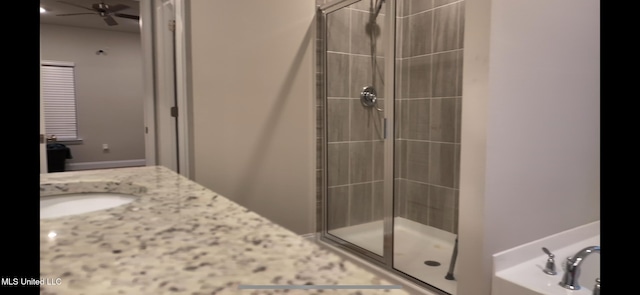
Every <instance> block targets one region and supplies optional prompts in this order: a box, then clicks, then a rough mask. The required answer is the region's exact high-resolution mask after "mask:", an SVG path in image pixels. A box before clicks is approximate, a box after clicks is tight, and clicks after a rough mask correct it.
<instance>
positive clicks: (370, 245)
mask: <svg viewBox="0 0 640 295" xmlns="http://www.w3.org/2000/svg"><path fill="white" fill-rule="evenodd" d="M463 24H464V1H460V0H459V1H448V0H335V1H322V0H318V91H317V93H318V104H317V107H318V155H319V159H318V167H317V168H318V169H317V172H318V188H319V190H318V208H319V210H318V231H319V232H320V233H321V234H320V240H321V241H322V242H325V243H328V244H331V245H333V246H336V247H339V248H340V249H342V250H345V251H348V252H350V253H352V254H355V255H358V256H359V257H362V258H365V259H366V260H367V261H370V262H372V263H374V264H377V265H379V266H381V267H383V268H385V269H387V270H389V271H391V272H394V273H396V274H398V275H400V276H402V277H405V278H407V279H409V280H411V281H413V282H415V283H416V284H418V285H421V286H423V287H425V288H427V289H430V290H431V291H436V292H438V293H442V294H456V276H455V273H456V270H455V264H456V258H457V244H458V239H457V230H458V178H459V162H460V157H459V155H460V114H461V112H460V106H461V99H462V89H461V84H462V81H461V79H462V50H463V42H462V41H463V27H464V25H463Z"/></svg>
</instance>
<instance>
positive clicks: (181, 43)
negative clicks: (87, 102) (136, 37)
mask: <svg viewBox="0 0 640 295" xmlns="http://www.w3.org/2000/svg"><path fill="white" fill-rule="evenodd" d="M171 2H172V4H173V7H174V11H173V13H174V17H175V23H176V24H175V53H174V54H175V69H174V70H175V79H174V78H173V77H166V76H164V77H161V76H159V75H157V70H158V69H159V68H162V66H163V65H162V64H158V62H157V61H156V60H162V61H163V62H168V61H170V60H172V59H173V57H166V56H160V58H159V59H156V57H158V56H157V55H158V54H159V53H158V48H160V47H161V46H162V45H163V44H161V42H163V40H160V38H158V37H157V35H156V33H157V31H156V29H155V28H157V27H159V26H156V25H155V24H157V23H158V22H159V21H161V20H163V18H162V17H161V16H159V15H158V14H156V13H155V12H160V13H162V14H165V13H169V12H170V11H167V10H166V9H167V8H166V7H165V6H163V5H162V3H161V2H159V1H154V0H140V4H139V5H140V20H141V23H140V37H141V42H142V59H143V60H142V63H143V84H144V86H143V88H144V89H143V93H144V123H145V159H146V165H147V166H155V165H162V166H166V167H168V168H170V169H172V170H174V171H176V172H178V173H179V174H181V175H183V176H185V177H187V178H192V173H191V166H192V165H191V164H190V158H189V150H190V144H189V139H190V136H189V129H190V128H189V123H188V122H189V113H190V112H189V107H190V105H189V103H188V101H189V99H188V91H187V89H188V79H187V77H188V76H187V72H188V68H187V50H186V48H187V47H186V46H187V42H188V40H187V38H186V36H187V32H186V30H185V27H186V20H187V18H186V13H187V5H186V1H184V0H171ZM160 54H161V53H160ZM156 85H173V87H169V88H172V89H175V91H174V92H175V99H176V103H175V104H176V106H177V109H178V112H177V114H178V117H177V118H176V119H175V120H176V123H175V124H177V128H172V127H169V128H167V127H165V126H172V123H171V122H169V121H171V120H174V118H173V117H171V116H170V114H169V113H166V114H164V115H158V113H157V110H158V106H159V104H160V102H159V101H158V100H159V99H167V98H169V97H171V98H172V97H173V93H166V92H167V90H166V89H167V88H159V87H156ZM173 126H174V127H175V125H173ZM176 132H177V135H176V134H175V133H176ZM159 134H165V135H166V134H173V136H169V138H171V140H175V141H176V142H177V144H176V145H174V144H171V143H169V144H165V143H164V142H159V141H160V140H163V139H161V138H160V136H159ZM163 141H164V140H163ZM162 144H164V145H163V149H162V150H159V149H158V147H159V146H160V145H162ZM167 147H168V148H167ZM161 159H174V161H173V160H172V161H166V160H161ZM168 162H169V163H168Z"/></svg>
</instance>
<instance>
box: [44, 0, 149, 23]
mask: <svg viewBox="0 0 640 295" xmlns="http://www.w3.org/2000/svg"><path fill="white" fill-rule="evenodd" d="M58 2H60V3H64V4H67V5H72V6H75V7H80V8H82V9H86V10H91V11H93V12H81V13H63V14H57V15H56V16H70V15H82V14H96V15H99V16H101V17H102V19H104V22H106V23H107V25H109V26H115V25H117V24H118V22H116V20H115V19H114V18H113V16H116V17H122V18H128V19H133V20H139V19H140V17H139V16H137V15H132V14H125V13H119V12H118V11H122V10H125V9H127V8H129V6H127V5H124V4H115V5H109V4H106V3H104V1H100V2H98V3H95V4H93V5H91V7H84V6H82V5H78V4H75V3H71V2H66V1H58Z"/></svg>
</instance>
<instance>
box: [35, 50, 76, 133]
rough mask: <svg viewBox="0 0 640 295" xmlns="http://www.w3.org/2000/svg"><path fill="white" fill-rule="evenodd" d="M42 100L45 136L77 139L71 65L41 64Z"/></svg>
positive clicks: (73, 82) (60, 63)
mask: <svg viewBox="0 0 640 295" xmlns="http://www.w3.org/2000/svg"><path fill="white" fill-rule="evenodd" d="M41 68H42V71H41V77H42V98H43V102H44V123H45V132H46V134H47V136H52V135H55V136H56V137H57V138H58V140H76V139H78V123H77V116H76V93H75V76H74V66H73V64H72V63H63V62H58V63H56V62H43V63H42V66H41Z"/></svg>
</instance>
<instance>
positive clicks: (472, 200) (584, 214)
mask: <svg viewBox="0 0 640 295" xmlns="http://www.w3.org/2000/svg"><path fill="white" fill-rule="evenodd" d="M466 5H467V9H466V18H465V23H466V32H465V52H464V60H465V64H464V77H463V97H464V100H463V104H462V151H461V164H462V166H461V179H460V252H459V254H460V258H459V262H458V266H457V268H458V269H459V275H458V276H457V277H458V279H459V281H460V284H459V285H458V294H460V295H467V294H481V295H488V294H490V290H491V275H492V272H491V267H492V265H491V255H492V254H494V253H497V252H499V251H502V250H506V249H509V248H512V247H515V246H517V245H520V244H523V243H527V242H530V241H533V240H537V239H540V238H542V237H546V236H549V235H551V234H555V233H558V232H561V231H564V230H567V229H570V228H573V227H576V226H580V225H584V224H586V223H589V222H592V221H596V220H599V219H600V194H599V190H600V158H599V157H600V150H599V144H600V87H599V85H600V80H599V72H600V62H599V60H600V56H599V54H600V52H599V43H600V32H599V19H600V18H599V12H600V11H599V2H598V1H595V0H588V1H584V0H570V1H551V0H545V1H525V0H517V1H514V0H474V1H466Z"/></svg>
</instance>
